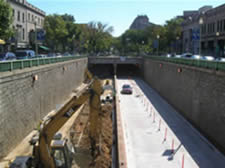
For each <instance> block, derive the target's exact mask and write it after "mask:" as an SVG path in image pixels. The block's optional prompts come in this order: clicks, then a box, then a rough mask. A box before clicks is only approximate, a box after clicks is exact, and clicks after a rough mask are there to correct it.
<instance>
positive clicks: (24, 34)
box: [23, 29, 25, 40]
mask: <svg viewBox="0 0 225 168" xmlns="http://www.w3.org/2000/svg"><path fill="white" fill-rule="evenodd" d="M23 40H25V30H24V29H23Z"/></svg>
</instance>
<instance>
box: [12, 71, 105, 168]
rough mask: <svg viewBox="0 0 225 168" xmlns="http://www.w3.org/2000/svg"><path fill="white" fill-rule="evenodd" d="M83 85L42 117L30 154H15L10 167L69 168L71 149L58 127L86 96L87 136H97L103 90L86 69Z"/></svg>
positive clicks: (73, 112)
mask: <svg viewBox="0 0 225 168" xmlns="http://www.w3.org/2000/svg"><path fill="white" fill-rule="evenodd" d="M85 74H86V82H88V84H85V87H84V89H82V91H80V92H79V93H76V94H74V95H73V96H72V98H71V99H70V100H68V101H67V102H66V103H65V105H64V106H63V107H62V108H60V109H59V110H58V111H57V112H56V113H55V114H54V115H52V116H50V117H48V119H47V120H45V121H43V122H42V124H41V126H40V129H39V131H38V135H36V136H35V137H33V138H32V139H31V140H30V144H31V145H32V146H33V154H32V156H21V157H17V158H16V159H15V160H14V161H13V162H12V163H11V164H10V166H9V167H10V168H71V167H72V160H73V153H74V149H73V147H71V145H70V144H69V141H68V139H62V138H61V137H62V136H61V135H60V134H57V131H58V130H59V129H60V128H61V127H62V126H63V125H64V124H65V123H66V122H67V121H68V120H69V119H70V118H71V117H72V116H73V115H74V114H75V113H76V111H77V110H78V109H79V108H80V107H81V106H82V105H83V104H84V103H85V102H86V101H87V100H89V104H90V137H91V138H93V139H94V138H95V137H97V133H96V127H97V126H96V125H97V121H96V117H98V114H99V111H100V110H101V101H100V96H101V94H102V92H103V88H102V86H101V81H100V80H99V79H97V78H95V77H93V76H92V74H91V73H90V72H89V71H88V70H86V72H85Z"/></svg>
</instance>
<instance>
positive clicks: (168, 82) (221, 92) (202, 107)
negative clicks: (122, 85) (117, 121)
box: [143, 59, 225, 151]
mask: <svg viewBox="0 0 225 168" xmlns="http://www.w3.org/2000/svg"><path fill="white" fill-rule="evenodd" d="M143 69H144V78H145V80H146V81H147V82H148V83H149V84H150V86H151V87H153V88H154V89H156V90H157V91H158V93H159V94H160V95H161V96H163V97H164V98H165V99H166V100H167V101H168V102H169V103H170V104H171V105H172V106H174V107H175V108H176V109H177V110H178V111H179V112H180V113H181V114H182V115H183V116H184V117H186V118H187V119H188V120H189V121H190V122H191V123H192V124H193V125H194V126H195V127H196V128H197V129H199V130H200V132H202V133H203V134H204V135H205V136H207V137H208V138H209V139H210V140H211V141H212V142H213V143H214V144H216V145H217V147H219V149H220V150H222V151H224V149H225V143H224V140H225V134H224V132H225V127H224V125H225V103H224V101H225V73H224V72H219V71H214V70H209V69H201V68H197V67H190V66H185V65H178V64H173V63H166V62H159V61H153V60H150V59H146V60H145V61H144V68H143ZM179 70H180V71H181V72H178V71H179Z"/></svg>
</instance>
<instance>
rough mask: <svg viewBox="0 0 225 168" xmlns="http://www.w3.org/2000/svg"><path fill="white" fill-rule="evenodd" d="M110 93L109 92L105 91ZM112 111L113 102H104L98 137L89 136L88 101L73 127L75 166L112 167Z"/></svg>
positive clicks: (99, 116)
mask: <svg viewBox="0 0 225 168" xmlns="http://www.w3.org/2000/svg"><path fill="white" fill-rule="evenodd" d="M105 94H109V92H105ZM112 111H113V103H109V102H108V103H105V104H102V110H101V111H100V112H99V115H98V126H97V128H98V129H99V130H97V132H99V136H98V138H96V139H94V140H93V139H92V140H91V139H90V136H89V126H90V120H89V106H88V102H87V103H86V104H85V107H84V109H83V110H82V112H81V113H80V115H79V117H78V118H77V119H76V121H75V123H74V126H73V128H72V129H71V140H72V143H73V145H74V146H75V150H76V155H75V162H76V164H75V165H74V166H73V167H74V168H110V167H111V165H112V155H111V153H112V143H113V142H112V141H113V140H112V139H113V137H112V136H113V131H112V130H113V128H112Z"/></svg>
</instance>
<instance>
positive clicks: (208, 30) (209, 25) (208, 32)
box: [208, 24, 210, 34]
mask: <svg viewBox="0 0 225 168" xmlns="http://www.w3.org/2000/svg"><path fill="white" fill-rule="evenodd" d="M209 33H210V24H208V34H209Z"/></svg>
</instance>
